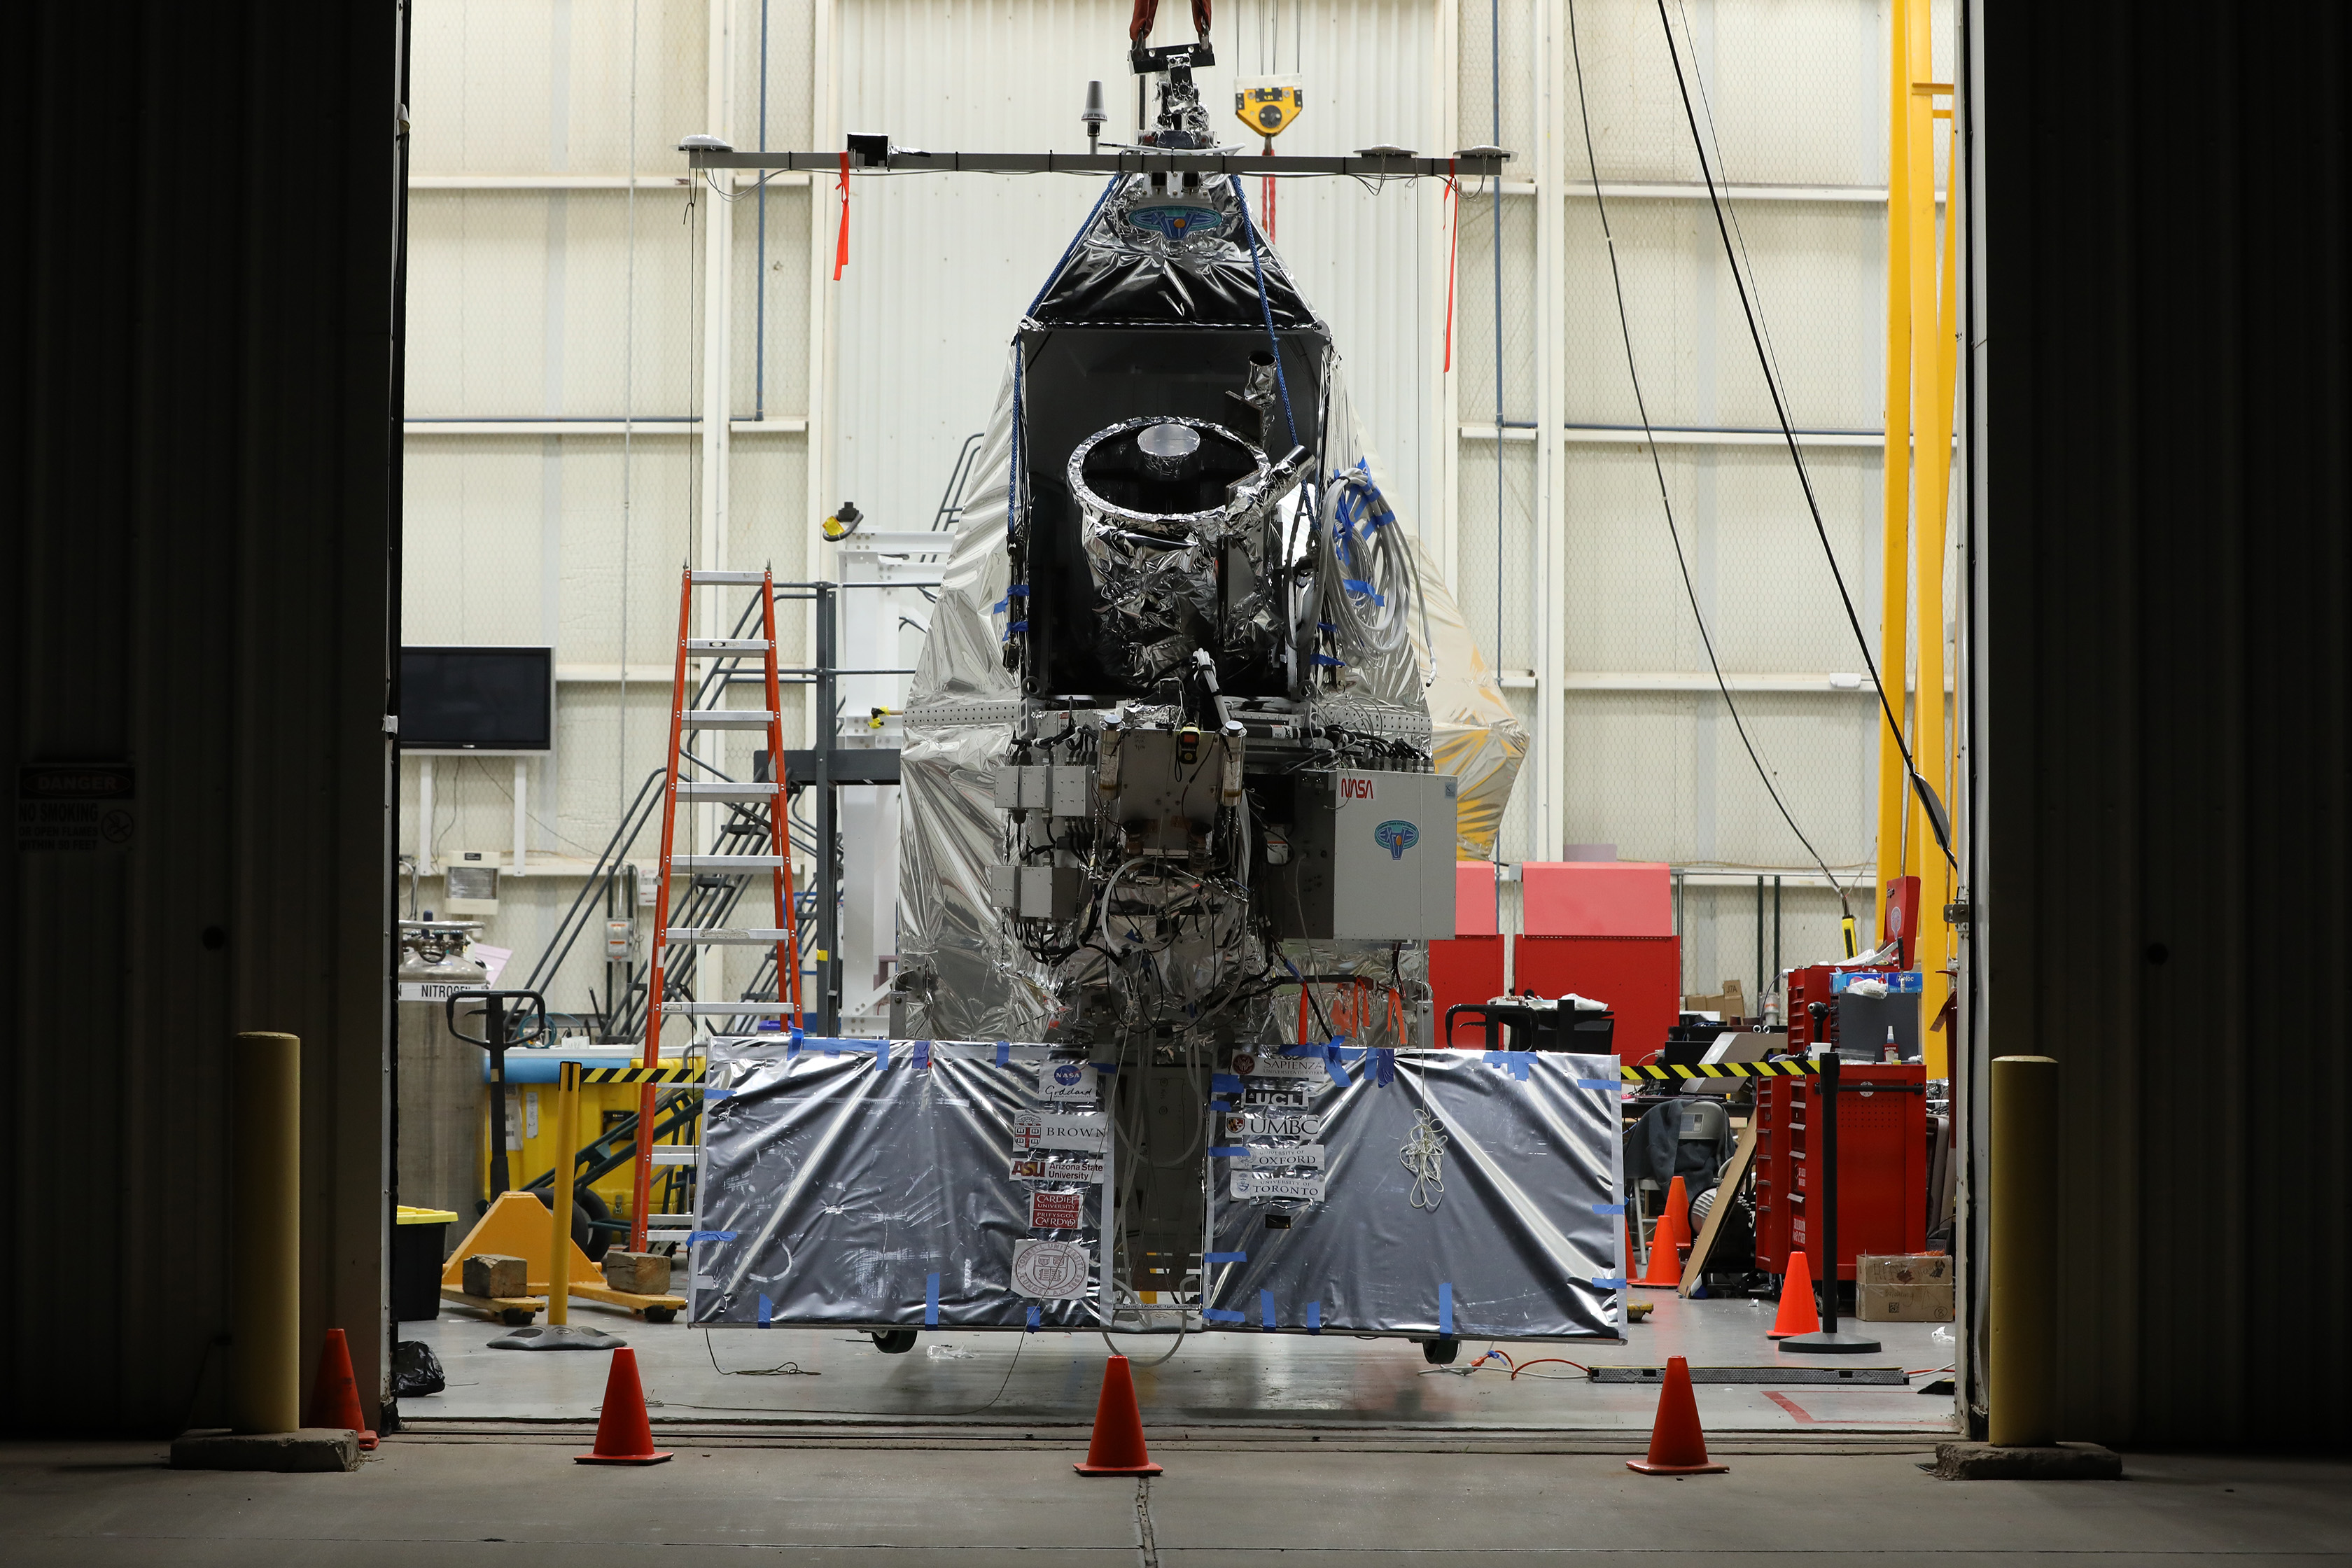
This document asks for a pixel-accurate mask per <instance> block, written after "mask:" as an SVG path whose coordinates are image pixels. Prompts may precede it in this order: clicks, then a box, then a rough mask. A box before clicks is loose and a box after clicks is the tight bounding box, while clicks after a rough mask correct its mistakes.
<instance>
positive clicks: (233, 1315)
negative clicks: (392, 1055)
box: [228, 1034, 302, 1432]
mask: <svg viewBox="0 0 2352 1568" xmlns="http://www.w3.org/2000/svg"><path fill="white" fill-rule="evenodd" d="M229 1071H230V1082H231V1085H232V1092H233V1094H234V1097H235V1098H234V1104H235V1107H236V1109H235V1110H234V1111H233V1112H232V1115H233V1116H234V1118H235V1127H236V1142H235V1144H234V1146H233V1148H232V1151H231V1154H230V1161H231V1163H230V1173H229V1205H230V1209H229V1226H230V1237H231V1241H232V1243H233V1244H234V1246H235V1247H236V1254H235V1256H236V1267H235V1268H233V1269H232V1270H231V1271H230V1277H231V1279H232V1280H233V1281H234V1283H233V1285H232V1287H231V1289H232V1292H233V1295H232V1306H231V1310H230V1318H229V1332H230V1336H231V1342H230V1346H229V1380H228V1421H229V1426H230V1427H231V1428H232V1429H234V1430H236V1431H238V1432H290V1431H292V1430H294V1428H296V1427H297V1426H300V1425H302V1367H301V1351H300V1345H299V1335H300V1333H301V1312H302V1268H301V1264H302V1224H301V1220H302V1185H301V1183H302V1169H301V1167H302V1042H301V1041H300V1040H298V1039H296V1038H295V1037H293V1036H291V1035H267V1034H251V1035H239V1036H237V1037H236V1044H235V1045H234V1047H232V1049H231V1053H230V1068H229Z"/></svg>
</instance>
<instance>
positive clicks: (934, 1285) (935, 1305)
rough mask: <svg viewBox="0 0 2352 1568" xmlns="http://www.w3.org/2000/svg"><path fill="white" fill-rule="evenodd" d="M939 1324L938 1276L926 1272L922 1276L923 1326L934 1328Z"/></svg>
mask: <svg viewBox="0 0 2352 1568" xmlns="http://www.w3.org/2000/svg"><path fill="white" fill-rule="evenodd" d="M939 1326H940V1277H939V1276H938V1275H936V1274H927V1275H925V1276H924V1277H923V1327H925V1328H927V1329H936V1328H938V1327H939Z"/></svg>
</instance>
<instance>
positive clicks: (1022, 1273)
mask: <svg viewBox="0 0 2352 1568" xmlns="http://www.w3.org/2000/svg"><path fill="white" fill-rule="evenodd" d="M1093 1271H1094V1258H1093V1255H1092V1254H1091V1253H1089V1252H1088V1251H1087V1248H1086V1246H1085V1244H1084V1243H1082V1242H1076V1241H1016V1242H1014V1243H1013V1291H1014V1293H1015V1294H1018V1295H1022V1296H1027V1297H1030V1298H1031V1299H1033V1300H1040V1301H1075V1300H1077V1299H1078V1298H1080V1297H1081V1296H1084V1295H1085V1294H1086V1293H1087V1276H1088V1275H1089V1274H1091V1273H1092V1272H1093Z"/></svg>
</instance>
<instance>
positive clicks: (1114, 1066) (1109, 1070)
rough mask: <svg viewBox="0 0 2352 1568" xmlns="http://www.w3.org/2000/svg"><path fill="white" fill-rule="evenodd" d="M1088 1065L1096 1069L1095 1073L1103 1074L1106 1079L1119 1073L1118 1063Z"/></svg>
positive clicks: (1092, 1063)
mask: <svg viewBox="0 0 2352 1568" xmlns="http://www.w3.org/2000/svg"><path fill="white" fill-rule="evenodd" d="M1087 1066H1088V1067H1091V1068H1094V1069H1095V1071H1097V1072H1098V1073H1100V1074H1102V1075H1103V1076H1104V1077H1105V1078H1108V1077H1110V1076H1111V1075H1112V1074H1114V1073H1116V1072H1118V1063H1117V1062H1088V1063H1087Z"/></svg>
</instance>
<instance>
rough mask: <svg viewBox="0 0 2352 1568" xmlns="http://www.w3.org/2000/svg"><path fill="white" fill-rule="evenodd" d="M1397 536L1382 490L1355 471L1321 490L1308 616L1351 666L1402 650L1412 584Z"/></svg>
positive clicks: (1408, 559)
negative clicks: (1325, 631)
mask: <svg viewBox="0 0 2352 1568" xmlns="http://www.w3.org/2000/svg"><path fill="white" fill-rule="evenodd" d="M1402 533H1403V531H1402V529H1400V528H1399V527H1398V526H1397V519H1396V513H1395V512H1393V511H1391V510H1390V509H1389V503H1388V501H1387V500H1386V499H1385V498H1384V497H1382V496H1381V489H1380V487H1379V486H1378V485H1376V484H1374V483H1372V479H1371V475H1370V474H1369V473H1368V472H1366V471H1365V470H1364V469H1363V468H1351V469H1342V470H1341V471H1340V472H1339V473H1337V474H1334V475H1333V476H1332V478H1331V482H1330V483H1329V484H1328V485H1326V486H1324V487H1323V507H1322V515H1321V516H1320V517H1319V518H1318V519H1317V522H1316V529H1315V601H1314V616H1315V618H1316V620H1318V621H1319V622H1321V623H1322V624H1323V626H1327V627H1328V628H1329V629H1330V630H1331V632H1332V633H1333V634H1334V635H1335V636H1336V637H1338V638H1339V644H1340V647H1341V650H1342V652H1343V653H1344V654H1345V655H1346V656H1347V657H1348V658H1350V659H1352V660H1355V661H1357V662H1362V661H1365V660H1368V659H1373V658H1385V657H1387V656H1388V655H1391V654H1393V653H1397V652H1399V651H1401V650H1402V648H1403V647H1405V644H1406V639H1407V636H1408V629H1409V628H1408V626H1407V622H1406V619H1405V617H1406V615H1407V613H1408V612H1409V610H1410V609H1411V607H1412V601H1413V599H1414V597H1415V596H1416V595H1415V592H1414V590H1415V589H1416V588H1417V586H1418V584H1416V583H1415V582H1414V580H1413V570H1412V546H1411V545H1410V544H1408V543H1406V542H1405V541H1404V538H1403V537H1402ZM1310 629H1311V628H1310Z"/></svg>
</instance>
